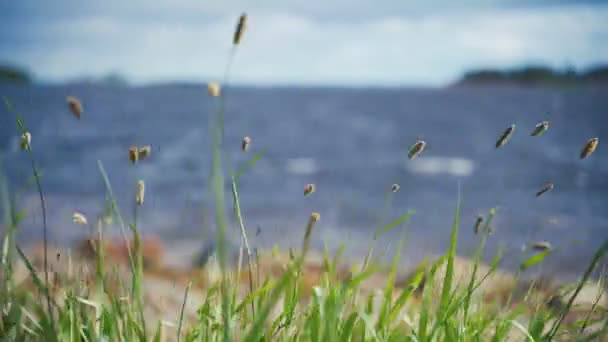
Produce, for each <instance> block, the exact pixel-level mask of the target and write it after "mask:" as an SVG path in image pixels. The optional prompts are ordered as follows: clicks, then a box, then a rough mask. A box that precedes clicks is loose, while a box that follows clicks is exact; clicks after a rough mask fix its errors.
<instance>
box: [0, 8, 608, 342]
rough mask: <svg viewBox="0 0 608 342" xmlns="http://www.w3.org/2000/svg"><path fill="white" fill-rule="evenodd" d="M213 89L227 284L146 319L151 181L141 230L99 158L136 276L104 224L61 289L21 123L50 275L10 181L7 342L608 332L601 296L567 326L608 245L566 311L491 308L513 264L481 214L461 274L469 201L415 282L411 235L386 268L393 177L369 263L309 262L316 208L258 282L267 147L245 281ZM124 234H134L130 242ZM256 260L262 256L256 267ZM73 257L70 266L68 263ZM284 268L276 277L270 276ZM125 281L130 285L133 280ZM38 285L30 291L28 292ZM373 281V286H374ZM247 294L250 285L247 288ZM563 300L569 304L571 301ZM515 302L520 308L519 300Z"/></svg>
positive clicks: (2, 320)
mask: <svg viewBox="0 0 608 342" xmlns="http://www.w3.org/2000/svg"><path fill="white" fill-rule="evenodd" d="M246 21H247V16H246V15H242V16H241V17H240V18H239V21H238V23H237V27H236V29H235V32H234V36H233V40H232V43H233V49H232V52H231V55H230V59H229V62H228V65H227V68H226V74H225V79H224V89H225V88H226V84H227V83H228V82H227V81H228V76H229V72H228V71H229V69H230V65H231V63H232V59H233V57H234V51H235V48H236V47H237V46H238V45H239V44H240V43H241V42H242V39H243V33H244V30H245V27H246ZM208 91H209V94H210V95H211V96H212V97H218V99H217V100H218V103H217V104H218V106H217V112H216V115H215V116H214V118H215V122H214V124H213V125H212V163H211V164H212V177H211V187H212V194H213V198H214V200H215V204H216V208H215V210H216V212H215V214H216V215H215V218H216V226H217V241H218V245H219V255H218V259H219V265H220V271H221V276H220V277H219V279H217V280H215V281H213V282H210V283H208V284H207V285H205V286H203V288H202V289H201V288H198V287H197V286H198V285H197V282H196V279H194V276H193V274H187V279H186V282H185V291H184V293H183V297H182V295H181V294H179V296H180V298H179V300H178V301H177V302H178V304H179V308H178V310H176V312H175V313H176V315H175V317H173V318H172V319H171V321H165V320H158V319H156V320H155V319H154V318H152V317H151V316H150V315H149V314H147V311H146V309H147V308H148V307H149V306H152V305H154V304H156V302H157V301H158V298H159V296H162V295H164V294H162V293H157V292H155V291H154V290H149V289H147V288H146V287H145V286H144V283H145V282H146V281H150V282H154V280H144V277H147V276H149V275H154V273H151V272H152V271H149V270H146V269H145V267H144V263H143V252H142V239H141V237H140V231H139V227H138V225H137V216H138V215H137V210H138V208H140V207H142V206H143V205H144V194H145V185H144V181H143V180H140V181H139V182H137V185H136V191H135V199H134V201H133V202H132V204H134V208H135V209H134V210H135V223H133V224H126V223H125V221H124V220H123V218H122V216H121V213H120V210H119V206H118V205H117V203H116V199H115V197H114V194H113V191H112V187H111V184H110V180H109V177H108V175H107V174H106V172H105V169H104V168H103V164H102V163H101V161H98V167H99V171H100V173H101V176H102V179H103V181H104V185H105V188H106V192H107V197H108V202H107V205H106V209H107V210H106V211H107V213H106V214H105V215H104V217H107V216H109V217H112V218H116V220H117V221H118V225H119V227H120V229H121V233H122V235H123V239H124V240H125V242H126V244H125V245H126V248H127V252H128V257H129V260H128V266H129V269H128V272H127V273H126V274H122V273H120V272H121V271H120V270H119V269H118V268H112V267H111V265H110V264H109V263H107V262H106V256H105V255H104V252H103V251H104V249H105V248H104V242H103V234H102V229H101V225H100V224H99V222H102V220H101V219H100V220H99V222H98V239H97V246H95V247H94V248H95V249H96V253H95V260H94V267H95V276H94V277H93V278H92V279H91V278H90V277H88V276H87V275H86V274H85V272H84V271H82V272H80V273H79V272H73V270H71V271H69V272H66V274H60V273H59V272H54V279H53V280H54V282H53V284H52V286H51V284H50V282H49V267H48V260H47V254H48V247H47V235H46V234H47V233H46V232H47V227H46V214H45V201H44V195H43V191H42V187H41V185H40V179H39V174H38V171H37V168H36V167H35V163H34V161H33V156H32V154H31V152H32V148H31V145H32V142H31V135H28V134H26V133H27V132H26V131H25V128H24V127H23V125H22V122H21V120H20V119H18V121H17V122H18V124H19V129H20V133H21V134H22V137H23V138H22V146H24V149H25V150H26V151H27V152H29V153H30V157H31V160H32V169H33V172H34V175H35V177H36V180H37V184H38V190H39V193H40V197H41V203H42V207H43V218H44V220H43V222H44V224H43V231H44V262H43V271H44V276H45V278H44V281H43V280H42V279H41V278H40V276H39V271H38V270H37V269H36V265H35V264H34V263H32V262H31V261H30V259H28V257H27V256H26V254H25V253H24V252H23V250H22V249H21V248H19V247H18V246H16V244H15V241H16V240H15V233H16V227H17V225H18V224H19V221H20V220H21V219H22V218H23V214H22V213H21V212H19V211H17V209H16V208H15V203H13V202H11V201H10V200H8V198H9V196H8V194H7V192H6V191H7V190H6V186H3V189H5V193H4V194H3V197H2V199H3V200H2V203H3V206H4V212H5V214H6V213H9V214H6V218H5V222H8V224H7V227H9V229H8V230H7V234H6V236H5V238H4V240H3V250H2V265H1V269H0V271H1V272H2V275H3V277H2V280H3V283H2V285H1V286H0V288H1V290H2V292H1V296H0V299H1V301H0V336H1V337H6V338H7V339H8V340H16V341H22V340H24V341H29V340H34V341H37V340H40V341H98V340H103V341H137V340H138V341H147V340H153V341H162V340H177V341H182V340H184V341H189V342H190V341H219V340H223V341H233V340H236V341H251V342H254V341H255V342H258V341H288V340H289V341H292V340H293V341H329V342H332V341H487V340H492V341H508V340H513V339H515V338H518V337H520V338H522V339H525V340H529V341H551V340H553V339H554V338H556V336H559V335H560V334H561V333H564V332H568V333H572V332H576V333H578V335H577V337H579V336H580V337H581V338H583V337H585V336H584V335H585V334H586V331H587V330H588V327H590V326H591V325H593V324H596V325H597V324H599V325H600V329H599V330H597V329H596V331H595V332H594V333H593V334H592V335H590V336H589V338H601V337H602V334H604V333H605V332H606V331H608V328H607V327H608V315H606V316H604V317H603V318H601V319H596V320H595V321H593V319H592V317H593V315H592V313H593V312H595V311H599V312H600V313H601V311H600V310H601V308H599V304H598V303H599V298H601V295H598V297H597V298H598V299H597V301H596V302H595V303H594V304H593V306H592V307H591V308H590V311H589V312H588V313H586V314H585V315H584V317H582V318H581V320H580V324H578V325H574V326H567V325H566V326H565V324H564V321H565V319H566V316H567V315H568V314H569V313H570V311H571V309H572V307H573V306H574V305H575V301H576V298H577V296H578V295H579V294H580V293H581V291H582V289H583V287H584V286H585V284H587V283H588V281H589V280H590V279H591V277H592V275H593V273H594V271H595V269H596V267H597V265H598V264H599V262H600V260H601V259H602V258H603V257H604V256H605V254H606V253H608V241H606V242H604V244H603V245H602V246H601V248H600V249H599V250H598V251H597V252H596V253H595V255H594V257H593V258H592V260H591V261H590V263H589V266H588V268H587V270H586V272H585V273H584V275H583V277H582V278H581V280H580V282H579V283H577V284H575V286H574V287H573V291H571V292H570V293H571V294H569V295H568V298H567V300H566V303H565V304H563V305H561V306H558V309H557V310H553V309H551V308H550V307H549V306H546V307H545V306H544V305H537V306H532V305H529V301H527V299H526V298H524V299H523V300H520V301H519V302H516V299H517V295H518V294H517V293H516V290H517V289H515V288H510V289H507V290H509V291H511V293H508V294H507V296H508V300H506V303H505V302H504V301H500V300H497V301H491V300H487V299H486V297H487V295H488V293H485V292H484V290H483V289H486V290H487V287H485V286H484V284H485V282H487V281H489V280H491V279H492V278H493V277H495V276H496V274H497V272H498V268H499V266H500V262H501V260H502V256H501V254H500V253H498V254H497V255H496V256H495V257H494V258H493V259H492V261H491V263H490V265H485V264H483V262H482V260H483V256H484V250H485V245H486V242H487V239H488V238H489V235H490V232H491V229H490V227H491V222H492V220H493V218H494V215H495V214H496V211H495V210H494V209H492V210H491V211H490V213H489V215H488V216H487V218H485V219H484V217H483V216H480V217H479V218H478V219H477V221H476V222H475V225H474V231H475V233H476V235H478V236H480V242H479V247H478V248H477V250H476V252H475V255H474V257H473V260H472V263H471V266H472V267H471V271H470V273H468V274H466V276H464V277H463V276H462V274H461V273H460V271H461V270H462V269H463V265H461V264H459V263H460V259H459V258H458V256H457V240H458V234H459V228H460V219H461V213H460V206H461V199H460V193H459V195H458V200H457V203H456V209H455V214H454V221H453V223H452V228H451V233H450V234H449V238H448V237H446V239H447V240H448V242H449V247H448V250H447V252H446V253H445V254H444V255H442V256H441V257H439V258H438V259H437V260H434V261H429V262H426V263H423V264H421V265H420V266H419V267H417V268H416V270H415V271H414V272H413V273H412V274H411V275H410V276H409V277H403V278H400V276H399V274H398V264H399V262H400V260H401V259H400V256H401V254H400V253H401V248H402V241H401V240H400V241H399V243H398V247H397V251H396V253H395V256H394V258H393V261H392V263H391V264H390V265H389V266H388V267H385V266H384V265H380V264H379V263H377V262H375V261H374V260H373V251H374V248H375V245H376V243H377V241H378V239H379V238H380V237H381V236H382V235H383V234H385V233H386V232H387V231H389V230H391V229H394V228H396V227H398V226H400V225H402V224H404V223H405V222H407V221H408V220H409V217H410V216H411V215H412V214H413V211H407V212H406V213H405V214H403V215H402V216H401V217H398V218H396V219H394V220H393V221H390V222H389V223H388V224H383V222H384V216H386V215H387V214H388V212H389V211H390V210H389V209H390V204H391V198H392V196H394V195H395V194H396V193H397V192H399V191H400V186H399V185H398V184H396V183H395V184H393V185H392V186H391V188H390V191H389V190H386V192H387V194H386V203H385V211H383V212H382V213H381V215H380V217H379V219H378V225H377V227H375V228H376V230H375V232H374V234H373V236H372V237H370V246H369V248H368V253H367V255H366V256H365V259H364V260H363V265H362V266H361V267H360V268H359V267H357V268H354V267H353V268H351V269H350V271H346V272H345V271H344V270H342V268H341V262H342V260H341V254H342V249H340V250H338V252H337V253H336V255H335V256H334V257H333V258H332V257H330V256H329V253H328V252H327V251H325V254H324V256H323V260H322V262H321V266H320V267H317V266H316V265H315V264H314V263H313V262H312V261H310V260H309V259H310V258H309V255H310V254H311V253H312V251H311V241H312V236H313V234H314V232H315V229H318V227H317V225H318V224H319V223H320V219H321V214H320V213H318V212H313V213H311V214H310V216H309V218H308V222H307V224H306V226H305V227H304V229H303V232H302V233H303V238H302V246H301V250H300V251H299V253H297V251H290V257H289V258H288V259H283V260H281V261H277V263H278V265H279V267H274V266H277V265H275V264H271V265H270V266H271V267H270V269H271V270H270V271H269V272H267V273H266V274H261V276H263V277H265V278H264V279H260V273H259V270H260V269H261V267H263V266H268V265H264V264H262V263H261V262H260V261H259V260H260V259H259V255H258V254H257V253H256V258H254V256H253V253H252V251H251V246H250V245H249V240H248V235H247V229H246V226H245V223H244V220H243V217H242V213H241V207H240V201H239V191H238V184H239V181H240V177H242V176H243V175H244V174H245V172H246V171H247V170H248V169H249V168H251V167H252V166H253V165H254V164H255V163H256V161H258V160H259V159H260V158H261V157H262V156H263V155H264V151H262V152H259V153H257V154H255V155H254V156H253V158H252V159H251V160H250V161H249V162H248V163H247V164H246V165H245V166H244V167H242V168H241V169H239V170H238V171H236V172H233V170H232V169H231V168H230V166H229V169H230V178H231V184H232V187H231V190H232V199H233V209H234V214H235V217H236V224H237V225H238V227H239V229H240V233H241V241H242V245H243V246H244V249H245V251H246V253H247V260H248V270H247V273H246V274H241V270H240V267H241V262H240V261H239V262H238V264H237V266H236V271H235V269H234V267H232V266H231V265H230V264H229V263H228V261H227V250H226V249H227V247H226V240H227V238H226V234H227V229H228V225H229V220H228V217H227V215H226V210H225V205H224V200H225V193H224V192H225V191H224V172H223V163H222V160H223V158H222V157H223V154H224V153H225V151H224V150H223V146H222V143H221V142H222V138H223V116H224V101H225V91H220V86H219V84H215V86H212V84H210V85H209V87H208ZM513 129H514V126H511V128H510V129H507V131H506V132H505V133H503V135H502V136H501V138H500V139H499V141H498V142H497V147H502V146H504V144H506V142H507V141H508V139H509V138H510V136H511V134H512V133H513ZM246 138H247V137H245V138H244V139H243V141H242V144H241V150H242V151H245V152H246V151H247V150H248V149H249V148H250V146H249V145H250V143H251V140H250V139H247V140H246ZM23 142H24V143H23ZM425 145H426V143H424V142H423V141H418V142H416V143H415V144H414V145H413V146H412V147H411V148H410V150H409V151H408V157H409V158H410V159H415V158H416V157H417V156H418V155H420V153H422V152H423V150H424V148H425ZM596 147H597V143H596V144H595V146H591V147H589V148H588V150H589V151H590V152H587V156H588V155H589V154H591V153H592V152H593V151H592V150H595V148H596ZM150 154H151V148H150V147H148V146H145V147H143V148H141V149H140V148H137V147H136V146H133V147H132V148H131V149H130V150H129V159H130V161H131V162H132V163H136V162H137V161H139V160H140V159H143V158H146V157H148V156H150ZM0 181H2V179H0ZM4 183H5V181H4V182H0V184H3V185H4ZM314 190H315V187H314V185H313V184H308V185H307V186H306V187H305V190H304V194H305V195H310V194H312V193H313V192H314ZM72 219H73V221H74V222H75V223H77V224H80V225H87V224H88V221H87V218H86V217H85V216H84V215H83V214H81V213H74V215H73V217H72ZM127 230H128V231H129V232H130V233H131V237H128V236H127ZM446 235H447V234H446ZM130 241H133V243H132V244H131V242H130ZM131 246H132V247H133V248H132V249H131ZM543 246H544V247H546V245H543ZM541 247H542V246H541V245H540V244H539V245H538V246H536V247H535V249H536V250H538V252H539V253H537V254H535V255H533V256H532V257H530V258H529V259H527V260H526V261H524V262H523V263H522V264H521V271H522V272H524V271H525V270H527V269H528V268H530V267H533V266H534V265H537V264H539V263H541V262H542V261H543V260H544V259H545V258H546V257H549V256H550V254H551V253H553V252H554V249H553V248H550V246H549V247H548V248H544V247H542V248H541ZM13 249H14V250H15V251H16V252H17V253H18V255H19V256H20V258H21V261H22V263H23V264H24V267H25V269H26V270H27V272H28V275H29V276H28V280H26V281H23V282H21V283H18V281H17V278H16V277H15V272H13V267H14V266H15V264H16V260H14V259H13V258H12V257H11V256H12V254H13V253H12V252H13ZM277 254H278V253H277ZM254 260H258V261H257V265H256V264H254ZM71 262H72V261H71V260H70V264H71ZM351 263H352V262H351ZM273 267H274V268H275V269H279V271H277V272H276V273H273V272H274V271H273ZM70 268H71V267H70ZM254 270H255V271H257V272H256V273H257V274H258V277H257V281H254ZM165 272H167V273H169V274H171V276H172V277H173V278H172V279H177V278H178V277H177V276H176V275H178V273H177V272H176V271H175V270H172V269H171V270H165ZM197 273H198V272H197ZM199 275H200V274H199ZM156 276H158V274H156ZM378 276H380V277H381V279H382V282H381V283H378V282H377V281H376V282H374V281H375V280H374V277H378ZM128 278H130V280H131V281H130V283H129V282H128V281H125V279H128ZM30 283H31V284H33V286H28V284H30ZM242 283H244V284H242ZM368 283H371V284H372V285H371V290H370V285H368ZM114 285H116V286H114ZM505 287H506V285H505ZM243 288H246V289H247V291H241V290H242V289H243ZM51 289H52V290H53V291H52V293H51V291H50V290H51ZM32 290H38V291H39V292H40V294H42V295H41V296H40V295H39V296H36V294H35V292H32ZM532 292H533V289H532V287H531V288H530V289H528V291H527V293H526V297H530V295H531V293H532ZM602 293H603V292H602ZM167 295H170V294H167ZM196 296H200V297H201V298H202V300H201V301H200V302H199V303H198V305H197V308H196V309H197V310H196V317H195V318H192V317H188V315H187V311H188V308H190V307H192V306H193V305H194V303H195V302H194V298H195V297H196ZM41 298H42V299H45V300H46V306H47V307H46V308H45V307H44V305H43V304H41V303H40V299H41ZM564 298H565V297H564V296H562V299H564ZM558 302H559V300H558ZM513 303H515V304H516V305H515V306H512V305H511V304H513Z"/></svg>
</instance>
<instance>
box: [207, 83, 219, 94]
mask: <svg viewBox="0 0 608 342" xmlns="http://www.w3.org/2000/svg"><path fill="white" fill-rule="evenodd" d="M207 92H208V93H209V96H213V97H218V96H220V94H221V88H220V85H219V84H218V83H217V82H209V84H208V85H207Z"/></svg>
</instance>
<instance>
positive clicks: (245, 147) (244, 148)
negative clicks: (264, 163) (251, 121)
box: [241, 136, 251, 152]
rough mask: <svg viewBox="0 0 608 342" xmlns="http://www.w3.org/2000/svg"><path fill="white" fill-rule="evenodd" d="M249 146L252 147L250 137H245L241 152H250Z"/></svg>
mask: <svg viewBox="0 0 608 342" xmlns="http://www.w3.org/2000/svg"><path fill="white" fill-rule="evenodd" d="M249 145H251V138H250V137H248V136H247V137H244V138H243V142H242V143H241V150H242V151H243V152H247V151H248V150H249Z"/></svg>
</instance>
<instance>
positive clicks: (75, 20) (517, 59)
mask: <svg viewBox="0 0 608 342" xmlns="http://www.w3.org/2000/svg"><path fill="white" fill-rule="evenodd" d="M137 1H140V0H137ZM137 1H135V4H136V3H137ZM340 1H342V0H340ZM431 2H433V1H431ZM434 2H437V1H434ZM468 2H469V3H473V2H475V1H472V0H469V1H468ZM124 3H125V4H130V5H124V6H123V7H124V8H123V10H122V11H121V10H117V9H116V8H114V9H113V10H112V11H109V12H104V11H92V10H91V11H85V10H83V11H81V12H79V15H78V16H70V17H68V18H62V19H61V20H59V19H56V20H47V21H44V22H37V21H35V22H31V23H30V24H29V25H22V27H21V28H22V30H19V31H16V32H13V33H14V36H12V38H11V39H10V41H11V42H12V44H11V46H7V45H6V44H3V45H0V47H1V48H2V49H1V50H0V60H12V61H16V62H20V63H25V64H26V65H28V66H31V67H32V68H33V70H34V72H35V73H36V74H37V75H39V76H40V77H43V78H46V79H65V78H71V77H77V76H80V75H103V74H106V73H108V72H120V73H122V74H124V75H126V76H127V77H128V78H129V79H132V80H134V81H136V82H149V81H164V80H175V79H179V80H192V81H195V80H197V81H201V80H202V81H204V80H207V79H208V78H218V77H220V76H221V74H222V72H223V69H224V65H225V63H226V59H227V56H228V53H229V49H230V38H231V34H232V30H233V28H234V24H235V19H236V18H235V17H236V15H238V13H240V12H235V11H234V10H232V9H234V8H239V6H238V5H237V4H236V2H235V1H232V2H230V1H229V2H219V5H217V6H216V7H213V6H211V7H210V6H209V5H200V3H202V2H198V3H192V2H186V1H184V0H179V1H178V2H171V4H172V5H169V2H168V1H167V0H163V1H159V2H156V3H155V6H148V7H147V9H146V10H142V15H135V12H133V11H134V10H135V8H136V6H134V5H133V4H134V3H133V2H124ZM281 3H282V2H281ZM338 3H339V1H338ZM399 3H404V2H388V4H389V5H387V6H386V7H391V6H398V4H399ZM116 4H118V2H116ZM265 4H268V5H265ZM272 4H277V2H273V1H262V2H260V5H258V7H257V8H256V10H252V11H251V12H250V14H251V15H250V25H249V30H248V31H247V33H246V36H245V39H244V43H243V45H242V46H241V47H240V50H239V52H238V54H237V61H236V63H235V65H234V69H233V75H234V76H233V79H234V80H236V81H240V82H247V83H258V84H259V83H261V84H294V83H295V84H347V85H399V84H426V85H440V84H445V83H446V82H450V81H452V80H454V79H455V78H457V77H458V76H459V75H460V74H461V73H462V72H464V71H465V70H467V69H470V68H475V67H479V66H492V67H510V66H513V65H517V64H523V63H543V64H549V65H552V66H564V65H565V64H569V65H573V66H576V67H585V66H588V65H591V64H595V63H601V62H608V45H607V44H605V43H604V42H606V41H608V26H607V25H605V18H607V17H608V6H555V7H532V8H517V7H516V6H515V7H514V8H508V9H504V8H500V9H496V8H494V9H483V10H475V11H446V12H440V13H439V14H433V13H426V14H424V15H418V16H403V15H396V14H392V15H391V14H388V13H386V14H385V13H384V12H382V11H380V10H378V9H376V10H375V11H374V10H370V15H368V16H364V15H359V16H358V17H357V19H356V20H344V19H341V18H340V17H339V18H336V19H334V20H328V19H327V17H325V16H317V15H314V14H313V13H315V11H318V12H321V9H320V6H321V3H317V2H315V1H296V2H291V3H289V4H290V6H291V7H289V8H290V10H288V8H286V7H285V5H282V6H276V8H278V9H276V8H275V9H272V8H274V7H273V6H271V5H272ZM355 5H357V6H353V7H355V8H357V9H358V11H361V10H360V8H362V6H364V5H363V2H362V1H358V0H357V1H356V2H355ZM116 6H118V9H120V5H116ZM180 6H181V7H180ZM297 6H302V7H303V8H305V9H306V10H302V11H296V10H293V9H294V8H298V7H297ZM334 6H335V5H327V8H326V9H325V10H326V12H325V13H326V14H327V13H331V11H332V10H333V9H334ZM142 8H146V7H145V6H143V5H142ZM170 9H171V10H170ZM178 9H179V11H178ZM281 9H283V10H281ZM163 10H166V11H167V13H166V14H165V15H164V16H163V15H160V14H158V13H157V14H156V15H154V16H151V17H145V16H143V14H145V13H147V11H152V12H154V13H156V12H157V11H160V12H162V11H163ZM171 11H174V12H175V13H172V12H171ZM131 12H133V13H131ZM160 12H159V13H160ZM178 12H179V13H182V14H183V15H181V16H180V15H179V14H178ZM228 12H233V13H231V14H228ZM196 13H200V18H201V20H200V21H197V20H194V19H193V18H194V17H196V15H194V14H196ZM210 13H217V15H210ZM361 13H362V12H361ZM371 13H377V14H374V15H371ZM204 14H206V15H204ZM180 18H181V19H183V20H180ZM19 41H21V42H22V43H19ZM23 41H25V42H26V43H23ZM0 44H1V43H0Z"/></svg>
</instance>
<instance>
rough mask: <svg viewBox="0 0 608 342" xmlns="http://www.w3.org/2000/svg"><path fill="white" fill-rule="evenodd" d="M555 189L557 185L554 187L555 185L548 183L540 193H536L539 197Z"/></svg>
mask: <svg viewBox="0 0 608 342" xmlns="http://www.w3.org/2000/svg"><path fill="white" fill-rule="evenodd" d="M554 188H555V185H553V183H551V182H547V183H545V185H544V186H543V188H542V189H540V190H539V191H538V192H536V197H539V196H541V195H542V194H544V193H545V192H549V191H551V190H553V189H554Z"/></svg>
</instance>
